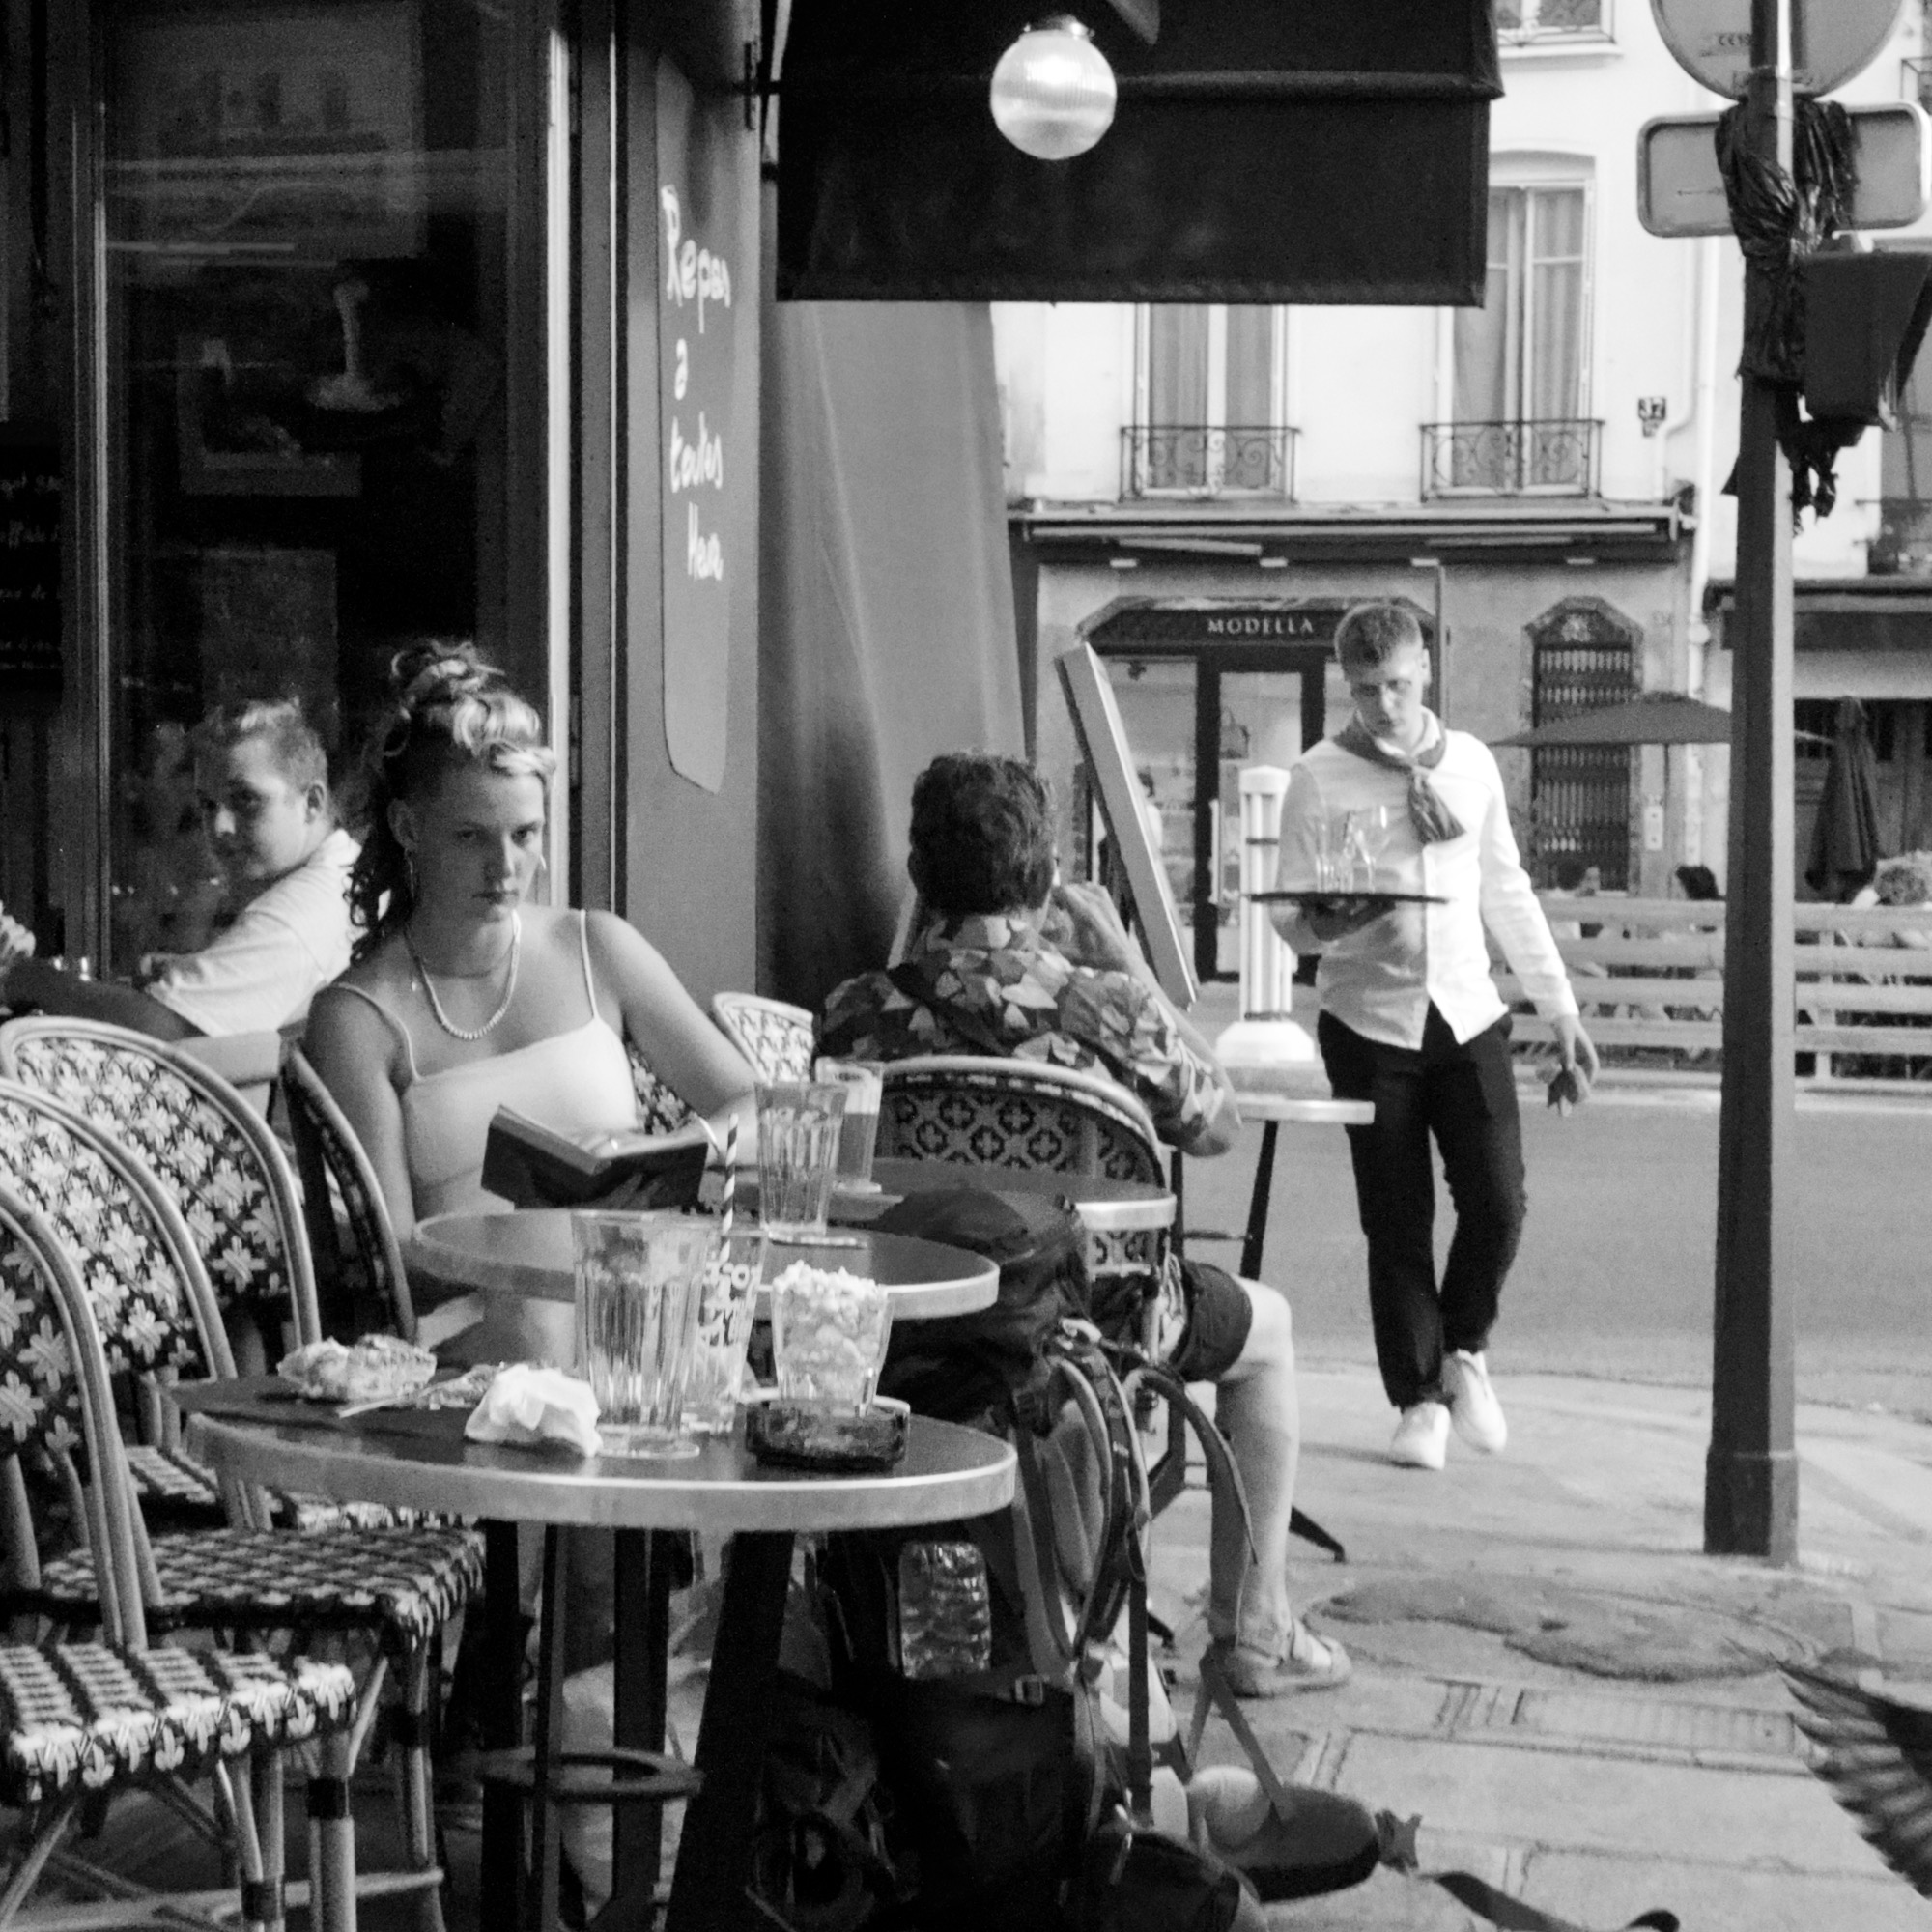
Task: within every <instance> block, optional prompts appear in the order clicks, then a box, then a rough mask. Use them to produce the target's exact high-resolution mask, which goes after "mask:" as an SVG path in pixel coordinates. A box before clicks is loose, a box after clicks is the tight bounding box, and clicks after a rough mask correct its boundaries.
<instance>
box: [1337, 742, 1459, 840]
mask: <svg viewBox="0 0 1932 1932" xmlns="http://www.w3.org/2000/svg"><path fill="white" fill-rule="evenodd" d="M1428 719H1429V728H1430V732H1431V734H1432V735H1430V736H1429V737H1427V738H1426V739H1425V741H1424V744H1423V747H1422V749H1421V750H1420V751H1419V752H1416V753H1409V754H1405V753H1401V752H1398V751H1397V750H1396V749H1395V748H1394V747H1393V746H1392V745H1386V744H1384V743H1383V742H1382V741H1381V740H1380V739H1379V738H1375V737H1371V736H1370V734H1369V731H1368V727H1367V726H1366V725H1363V723H1362V721H1361V720H1360V719H1359V718H1350V720H1349V722H1348V724H1347V725H1346V726H1344V728H1343V729H1342V730H1340V731H1338V732H1337V733H1336V734H1335V742H1336V744H1338V745H1339V746H1341V748H1342V749H1343V751H1345V752H1350V753H1353V754H1354V755H1355V756H1356V757H1358V758H1366V759H1367V760H1368V761H1369V763H1370V764H1372V765H1386V766H1387V767H1388V768H1389V770H1391V771H1396V772H1406V773H1407V774H1408V822H1409V823H1410V824H1411V825H1412V826H1414V827H1415V836H1416V837H1417V838H1419V839H1421V840H1422V842H1423V843H1424V844H1425V845H1439V844H1441V843H1442V842H1443V840H1445V839H1449V838H1462V836H1463V821H1462V820H1461V819H1460V818H1458V817H1457V816H1456V814H1455V813H1454V812H1453V811H1451V810H1450V809H1449V806H1448V802H1447V801H1446V800H1445V799H1444V798H1443V796H1442V794H1441V793H1440V792H1439V791H1437V790H1436V789H1435V786H1434V785H1433V784H1431V783H1430V781H1429V774H1430V772H1431V771H1433V770H1434V769H1435V767H1436V766H1437V765H1439V764H1440V763H1441V762H1442V754H1443V753H1444V752H1446V751H1447V750H1448V749H1449V734H1448V732H1446V731H1445V730H1444V729H1443V728H1442V726H1441V725H1440V724H1439V723H1438V722H1437V720H1436V718H1435V714H1434V713H1433V712H1432V713H1430V714H1428Z"/></svg>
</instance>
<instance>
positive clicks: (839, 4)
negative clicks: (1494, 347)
mask: <svg viewBox="0 0 1932 1932" xmlns="http://www.w3.org/2000/svg"><path fill="white" fill-rule="evenodd" d="M1040 11H1041V10H1040V9H1039V7H1038V6H1037V4H1036V0H927V4H924V5H918V6H909V5H907V4H906V0H794V4H793V7H792V13H791V26H790V33H789V37H788V39H787V41H786V43H785V51H784V70H783V73H782V76H781V83H780V90H781V110H780V115H779V261H778V293H779V297H780V298H781V300H799V299H810V298H830V299H838V298H859V299H866V300H907V299H911V300H961V299H965V300H980V301H983V300H1008V301H1034V300H1048V301H1051V300H1062V301H1080V300H1087V301H1233V302H1369V303H1424V304H1430V303H1441V302H1449V303H1465V304H1473V303H1480V302H1481V300H1482V297H1483V282H1484V263H1485V238H1486V234H1487V218H1488V205H1487V190H1488V178H1489V102H1490V101H1491V100H1492V99H1494V98H1495V97H1496V96H1497V95H1499V94H1500V93H1501V92H1502V86H1501V80H1500V73H1499V69H1498V66H1497V61H1496V43H1495V29H1494V24H1493V21H1492V12H1491V5H1490V0H1293V4H1287V3H1286V0H1168V4H1167V5H1166V6H1164V7H1163V8H1162V9H1161V15H1160V35H1159V39H1158V40H1157V41H1156V42H1155V43H1154V44H1153V45H1152V46H1149V45H1147V44H1146V43H1144V41H1143V40H1142V39H1141V38H1140V37H1139V36H1138V35H1136V34H1135V33H1133V32H1132V31H1130V30H1129V29H1128V27H1127V26H1126V25H1125V24H1124V23H1123V21H1122V19H1121V18H1120V16H1119V15H1118V14H1116V13H1114V12H1113V11H1111V10H1102V9H1099V8H1089V9H1087V10H1086V12H1085V18H1086V24H1087V25H1088V26H1090V27H1091V28H1092V29H1093V32H1094V41H1095V43H1097V44H1098V46H1099V47H1100V49H1101V51H1102V52H1103V53H1104V54H1105V55H1106V56H1107V59H1108V61H1109V62H1110V63H1111V64H1112V66H1113V68H1114V71H1115V73H1116V75H1117V76H1118V79H1119V84H1120V106H1119V111H1118V113H1117V115H1116V118H1115V121H1114V125H1113V128H1112V129H1111V130H1110V131H1109V132H1108V134H1107V135H1106V136H1105V138H1104V139H1103V140H1102V141H1101V142H1100V144H1099V146H1098V147H1096V148H1094V150H1093V151H1092V152H1091V153H1089V154H1086V155H1083V156H1079V157H1078V158H1077V159H1074V160H1071V161H1058V162H1049V161H1037V160H1034V159H1031V158H1030V157H1029V156H1025V155H1022V154H1021V153H1019V151H1018V150H1017V149H1015V148H1012V147H1010V146H1009V144H1008V143H1007V142H1006V140H1005V139H1004V138H1003V137H1002V136H1001V135H1000V133H999V132H998V130H997V129H996V128H994V126H993V121H992V116H991V114H990V113H989V111H988V106H987V88H988V84H989V81H990V76H991V74H992V71H993V68H994V65H995V63H996V62H997V61H998V60H999V57H1000V55H1001V53H1002V52H1003V51H1004V50H1005V49H1006V48H1007V46H1008V45H1009V44H1010V43H1011V42H1012V41H1013V40H1014V39H1015V38H1016V37H1017V35H1018V34H1019V33H1020V31H1021V30H1022V29H1023V28H1024V27H1026V26H1027V25H1028V24H1029V23H1031V22H1032V21H1033V20H1035V19H1037V17H1038V15H1039V13H1040Z"/></svg>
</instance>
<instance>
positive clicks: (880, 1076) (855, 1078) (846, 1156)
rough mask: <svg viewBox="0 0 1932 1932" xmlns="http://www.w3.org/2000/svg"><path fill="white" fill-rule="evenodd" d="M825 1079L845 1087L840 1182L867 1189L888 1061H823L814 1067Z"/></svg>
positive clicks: (839, 1124)
mask: <svg viewBox="0 0 1932 1932" xmlns="http://www.w3.org/2000/svg"><path fill="white" fill-rule="evenodd" d="M811 1070H812V1072H813V1074H814V1075H815V1076H816V1077H817V1078H818V1079H819V1080H822V1081H826V1082H829V1083H830V1084H831V1085H833V1086H836V1087H842V1088H844V1090H845V1112H844V1113H843V1114H842V1115H841V1116H840V1117H839V1122H838V1182H839V1184H840V1185H841V1186H845V1187H854V1188H860V1189H868V1188H870V1186H871V1185H872V1150H873V1148H874V1147H875V1146H876V1145H877V1142H878V1138H879V1104H880V1102H881V1101H882V1100H883V1099H884V1097H885V1092H886V1088H885V1073H886V1068H885V1063H884V1062H883V1061H878V1060H821V1061H819V1062H818V1064H817V1065H815V1066H814V1067H813V1068H812V1069H811Z"/></svg>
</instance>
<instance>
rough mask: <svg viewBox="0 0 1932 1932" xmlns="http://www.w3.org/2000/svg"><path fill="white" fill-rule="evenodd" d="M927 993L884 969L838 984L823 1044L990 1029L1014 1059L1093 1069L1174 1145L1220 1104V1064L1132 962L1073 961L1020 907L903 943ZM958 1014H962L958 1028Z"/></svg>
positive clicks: (830, 1048) (887, 1049)
mask: <svg viewBox="0 0 1932 1932" xmlns="http://www.w3.org/2000/svg"><path fill="white" fill-rule="evenodd" d="M906 963H907V964H908V965H909V966H913V967H915V968H916V969H917V970H918V971H919V973H920V975H921V977H922V978H923V980H924V982H925V986H926V988H927V989H929V995H930V997H929V999H925V1000H922V999H916V998H914V997H913V996H912V995H911V994H909V993H906V992H903V991H901V990H900V988H899V987H898V986H896V985H895V984H894V982H893V980H892V977H891V976H890V975H889V974H886V973H862V974H861V975H860V976H859V977H858V978H857V979H856V980H846V981H845V982H844V983H843V984H842V985H840V986H838V987H835V988H834V990H833V993H832V997H831V998H830V999H829V1000H827V1001H826V1003H825V1013H824V1016H823V1018H821V1020H820V1021H819V1025H818V1050H819V1052H821V1053H826V1054H833V1055H836V1056H838V1057H839V1058H842V1059H849V1060H909V1059H911V1058H912V1057H913V1056H914V1055H916V1054H923V1053H984V1052H986V1051H987V1041H986V1039H985V1037H984V1036H986V1035H991V1036H992V1037H995V1038H997V1039H998V1040H999V1041H1000V1042H1001V1044H1002V1045H1003V1047H1004V1048H1005V1050H1006V1051H1007V1052H1008V1053H1009V1054H1011V1055H1012V1056H1013V1057H1014V1058H1015V1059H1020V1060H1041V1061H1045V1062H1046V1063H1047V1064H1048V1065H1054V1066H1070V1067H1074V1068H1076V1069H1078V1070H1080V1071H1083V1072H1099V1073H1102V1074H1106V1075H1109V1076H1111V1077H1112V1078H1113V1079H1115V1080H1118V1081H1119V1082H1120V1083H1121V1085H1122V1086H1123V1087H1125V1088H1127V1089H1128V1090H1129V1091H1130V1092H1132V1094H1134V1095H1135V1097H1136V1098H1137V1099H1139V1100H1140V1102H1141V1103H1142V1105H1143V1106H1145V1107H1146V1108H1147V1110H1148V1112H1149V1113H1150V1114H1151V1116H1152V1117H1153V1123H1154V1128H1155V1131H1156V1132H1158V1134H1159V1135H1160V1137H1161V1139H1162V1140H1163V1141H1165V1142H1166V1143H1167V1144H1168V1145H1169V1146H1171V1147H1178V1148H1179V1150H1180V1151H1182V1152H1183V1153H1186V1152H1190V1151H1192V1150H1193V1149H1194V1147H1195V1146H1196V1145H1197V1144H1198V1143H1199V1141H1200V1140H1201V1138H1202V1136H1203V1135H1204V1133H1205V1131H1206V1130H1207V1129H1208V1127H1210V1126H1211V1125H1212V1124H1213V1123H1214V1122H1215V1120H1216V1118H1217V1117H1218V1115H1219V1113H1220V1111H1221V1108H1222V1106H1223V1105H1224V1104H1225V1092H1226V1090H1225V1088H1224V1086H1223V1083H1222V1077H1221V1072H1220V1068H1219V1067H1218V1066H1217V1065H1215V1064H1214V1062H1213V1061H1211V1060H1209V1059H1208V1058H1207V1057H1206V1056H1204V1055H1202V1054H1200V1053H1198V1052H1196V1051H1195V1049H1194V1048H1193V1047H1191V1046H1189V1045H1188V1043H1187V1041H1186V1040H1185V1039H1184V1038H1183V1037H1181V1034H1180V1030H1179V1028H1178V1027H1177V1026H1176V1025H1175V1023H1174V1016H1173V1014H1172V1013H1170V1012H1169V1011H1168V1009H1167V1008H1166V1007H1165V1006H1164V1005H1163V1004H1162V1003H1161V1001H1159V1000H1158V999H1156V998H1155V997H1154V995H1153V994H1152V993H1151V991H1150V990H1149V989H1148V988H1147V987H1146V986H1145V985H1143V984H1142V983H1141V982H1140V980H1137V979H1135V978H1134V977H1133V975H1132V974H1130V973H1102V972H1096V971H1095V970H1094V969H1093V968H1092V967H1087V966H1076V965H1074V964H1073V963H1072V962H1071V961H1070V960H1069V959H1067V958H1066V956H1065V954H1064V953H1062V952H1058V951H1056V950H1055V949H1054V948H1053V947H1052V946H1051V945H1049V944H1048V943H1047V942H1046V941H1045V940H1044V939H1042V938H1041V937H1040V934H1039V932H1038V930H1037V927H1036V925H1035V924H1034V923H1033V922H1032V921H1030V920H1027V919H1014V918H1009V917H1003V916H1000V915H985V914H976V915H971V916H961V917H954V918H951V919H940V920H937V921H935V922H934V923H933V924H932V925H930V926H929V927H927V928H926V930H925V932H924V933H923V935H922V937H921V938H920V939H919V940H918V941H917V942H916V943H915V945H914V947H913V949H912V951H911V952H909V953H908V954H907V962H906ZM955 1015H964V1016H965V1017H966V1026H965V1027H964V1028H962V1027H961V1026H960V1024H959V1023H958V1020H957V1018H956V1017H955Z"/></svg>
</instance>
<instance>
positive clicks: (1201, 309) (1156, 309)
mask: <svg viewBox="0 0 1932 1932" xmlns="http://www.w3.org/2000/svg"><path fill="white" fill-rule="evenodd" d="M1138 334H1139V354H1138V355H1137V357H1136V371H1137V373H1136V387H1135V412H1134V413H1135V421H1134V427H1133V429H1132V431H1131V432H1129V436H1128V453H1129V459H1130V460H1129V464H1128V467H1127V476H1126V486H1127V487H1126V494H1127V495H1129V496H1153V495H1166V494H1179V495H1192V496H1208V495H1229V494H1241V495H1253V496H1274V497H1290V496H1293V472H1292V469H1291V459H1292V436H1293V432H1292V431H1291V430H1290V429H1289V428H1288V427H1287V425H1286V423H1285V421H1284V411H1285V398H1286V395H1287V361H1288V311H1287V310H1286V309H1285V308H1272V307H1267V306H1264V305H1259V304H1240V303H1226V302H1208V303H1179V302H1156V303H1153V304H1151V305H1149V306H1148V307H1145V308H1143V309H1142V310H1141V311H1140V314H1139V325H1138Z"/></svg>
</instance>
